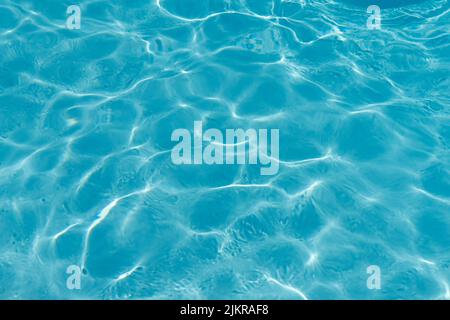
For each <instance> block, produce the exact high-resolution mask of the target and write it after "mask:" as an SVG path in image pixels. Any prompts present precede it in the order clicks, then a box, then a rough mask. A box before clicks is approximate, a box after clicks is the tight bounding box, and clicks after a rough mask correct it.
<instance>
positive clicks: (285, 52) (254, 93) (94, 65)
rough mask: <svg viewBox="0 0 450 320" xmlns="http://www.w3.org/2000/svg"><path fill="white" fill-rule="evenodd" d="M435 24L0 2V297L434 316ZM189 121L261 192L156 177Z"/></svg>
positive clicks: (164, 6)
mask: <svg viewBox="0 0 450 320" xmlns="http://www.w3.org/2000/svg"><path fill="white" fill-rule="evenodd" d="M372 4H374V5H378V6H379V7H380V8H381V29H374V30H373V29H370V28H368V26H367V20H368V18H369V16H370V13H368V12H367V7H368V6H369V5H372ZM70 5H78V6H79V8H80V12H81V20H80V29H69V28H67V25H66V20H67V18H68V14H67V8H68V7H69V6H70ZM449 10H450V2H449V1H447V0H429V1H424V0H423V1H418V0H416V1H413V0H411V1H406V0H401V1H399V0H397V1H394V0H392V1H384V0H383V1H376V0H373V1H356V0H355V1H353V0H342V1H339V0H335V1H331V0H317V1H312V0H202V1H200V0H145V1H144V0H134V1H122V0H117V1H106V0H80V1H78V2H77V3H73V2H72V1H66V0H61V1H59V0H58V1H57V0H39V1H38V0H21V1H12V0H1V1H0V298H2V299H449V298H450V288H449V283H450V279H449V278H450V250H449V249H450V166H449V164H450V148H449V147H450V77H449V70H450V59H449V56H450V45H449V40H450V34H449V31H450V13H449ZM194 121H202V123H203V125H204V127H205V128H217V129H219V130H222V131H224V130H226V129H229V128H244V129H248V128H255V129H258V130H259V129H279V149H280V153H279V159H278V160H279V170H278V172H277V173H276V174H274V175H261V174H260V168H259V166H254V165H249V164H242V165H237V164H236V165H206V164H201V165H175V164H174V163H173V162H172V161H171V150H172V148H173V147H174V142H173V141H172V140H171V134H172V132H173V131H174V130H175V129H177V128H186V129H188V130H190V131H191V132H192V128H193V124H194ZM192 133H193V134H195V133H194V132H192ZM71 266H72V268H75V269H70V267H71ZM370 266H376V267H378V269H379V271H380V274H379V276H380V286H379V288H375V289H374V288H369V286H368V283H367V282H368V279H369V277H370V276H371V275H370V274H368V268H369V267H370ZM77 268H78V270H79V271H80V272H81V274H80V279H79V287H76V288H73V287H71V286H70V285H68V278H70V276H71V271H70V270H77Z"/></svg>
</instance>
